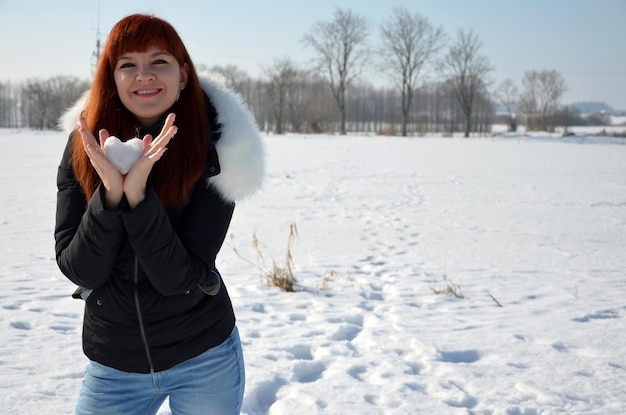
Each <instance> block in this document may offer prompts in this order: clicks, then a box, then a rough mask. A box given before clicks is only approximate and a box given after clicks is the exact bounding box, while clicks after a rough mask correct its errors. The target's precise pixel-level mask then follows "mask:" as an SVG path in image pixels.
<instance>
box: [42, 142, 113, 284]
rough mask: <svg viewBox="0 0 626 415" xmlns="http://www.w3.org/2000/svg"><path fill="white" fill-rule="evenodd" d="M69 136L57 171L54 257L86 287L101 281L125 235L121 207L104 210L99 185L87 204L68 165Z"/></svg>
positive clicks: (64, 270) (62, 270)
mask: <svg viewBox="0 0 626 415" xmlns="http://www.w3.org/2000/svg"><path fill="white" fill-rule="evenodd" d="M71 142H72V136H70V139H69V141H68V144H67V147H66V148H65V152H64V154H63V158H62V160H61V163H60V165H59V168H58V173H57V206H56V225H55V230H54V238H55V243H56V244H55V250H56V260H57V264H58V266H59V268H60V270H61V272H62V273H63V274H64V275H65V276H66V277H67V278H68V279H70V280H71V281H72V282H74V283H75V284H77V285H80V286H82V287H85V288H97V287H99V286H101V285H102V284H104V283H105V282H106V281H107V279H108V278H109V276H110V275H111V270H112V268H113V266H114V264H115V258H116V256H117V254H118V252H119V249H120V247H121V245H122V241H123V238H124V227H123V223H122V220H121V211H119V210H106V209H105V208H104V204H103V194H102V192H103V189H102V186H100V188H98V189H97V191H96V192H95V193H94V195H93V197H92V198H91V200H90V201H89V203H88V204H87V201H86V198H85V194H84V193H83V191H82V189H81V187H80V185H79V184H78V182H77V181H76V179H75V176H74V172H73V170H72V166H71V161H70V159H71V157H70V148H71Z"/></svg>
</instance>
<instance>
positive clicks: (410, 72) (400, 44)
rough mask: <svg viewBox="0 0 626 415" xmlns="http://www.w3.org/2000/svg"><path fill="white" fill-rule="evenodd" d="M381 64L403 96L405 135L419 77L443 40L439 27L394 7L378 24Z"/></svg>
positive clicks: (402, 121)
mask: <svg viewBox="0 0 626 415" xmlns="http://www.w3.org/2000/svg"><path fill="white" fill-rule="evenodd" d="M380 36H381V39H382V47H381V50H380V56H381V58H382V67H383V70H384V71H386V72H387V73H388V74H389V75H390V77H391V79H392V80H393V82H394V83H395V84H396V86H397V87H398V88H399V89H400V93H401V96H402V119H401V125H402V126H401V128H402V135H403V136H406V135H407V122H408V117H409V113H410V110H411V102H412V100H413V97H414V96H415V93H416V89H417V87H418V81H419V79H420V76H421V75H423V70H424V69H425V66H426V65H427V64H428V62H429V61H430V60H431V58H432V57H433V56H434V55H435V54H436V53H437V52H438V51H439V49H441V47H442V46H443V44H444V41H445V33H444V31H443V28H442V27H434V26H433V25H431V24H430V22H429V21H428V19H427V18H425V17H422V16H420V15H419V14H411V13H410V12H409V11H408V10H407V9H406V8H404V7H396V8H394V9H393V11H392V16H391V18H390V19H389V20H388V21H386V22H385V23H383V24H382V25H381V27H380Z"/></svg>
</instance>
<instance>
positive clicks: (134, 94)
mask: <svg viewBox="0 0 626 415" xmlns="http://www.w3.org/2000/svg"><path fill="white" fill-rule="evenodd" d="M188 70H189V68H188V67H187V64H185V65H184V66H182V67H181V66H180V65H179V64H178V61H177V60H176V59H174V57H173V56H172V55H170V54H169V53H167V52H165V51H163V50H161V49H158V48H156V47H152V48H150V49H148V50H147V51H145V52H130V53H126V54H124V55H122V56H120V58H119V59H118V61H117V65H115V71H114V72H113V75H114V78H115V85H116V87H117V93H118V95H119V97H120V100H121V101H122V104H123V105H124V106H125V107H126V108H127V109H128V110H129V111H130V112H132V113H133V114H134V115H135V116H136V117H137V119H138V120H139V123H140V124H141V125H142V126H149V125H152V124H154V123H155V122H157V121H159V120H160V119H161V118H162V116H163V115H164V114H165V112H166V111H167V110H168V109H169V108H170V107H171V106H172V105H174V103H175V102H176V100H177V99H178V95H179V93H180V91H182V90H183V89H184V88H185V85H186V84H187V76H188Z"/></svg>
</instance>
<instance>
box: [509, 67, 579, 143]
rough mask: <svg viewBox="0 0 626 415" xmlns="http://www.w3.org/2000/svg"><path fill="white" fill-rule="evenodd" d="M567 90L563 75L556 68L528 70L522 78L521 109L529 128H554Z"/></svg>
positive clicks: (545, 129)
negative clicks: (560, 104)
mask: <svg viewBox="0 0 626 415" xmlns="http://www.w3.org/2000/svg"><path fill="white" fill-rule="evenodd" d="M565 91H567V85H566V84H565V80H564V79H563V76H561V74H560V73H559V72H557V71H555V70H551V71H549V70H543V71H527V72H526V73H525V74H524V78H523V79H522V93H521V95H520V109H521V111H522V112H523V114H524V116H525V117H526V125H527V127H528V128H529V129H539V130H543V131H550V130H552V129H554V121H555V115H556V113H557V111H558V109H559V102H560V100H561V98H562V97H563V94H564V93H565Z"/></svg>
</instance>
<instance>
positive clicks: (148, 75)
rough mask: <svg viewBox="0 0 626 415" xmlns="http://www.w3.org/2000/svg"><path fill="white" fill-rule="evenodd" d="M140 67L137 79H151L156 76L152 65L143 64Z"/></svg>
mask: <svg viewBox="0 0 626 415" xmlns="http://www.w3.org/2000/svg"><path fill="white" fill-rule="evenodd" d="M138 69H139V70H138V72H137V80H139V81H149V80H152V79H153V78H154V74H153V73H152V70H151V69H150V65H141V66H139V68H138Z"/></svg>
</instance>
